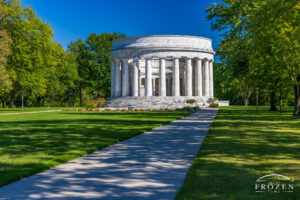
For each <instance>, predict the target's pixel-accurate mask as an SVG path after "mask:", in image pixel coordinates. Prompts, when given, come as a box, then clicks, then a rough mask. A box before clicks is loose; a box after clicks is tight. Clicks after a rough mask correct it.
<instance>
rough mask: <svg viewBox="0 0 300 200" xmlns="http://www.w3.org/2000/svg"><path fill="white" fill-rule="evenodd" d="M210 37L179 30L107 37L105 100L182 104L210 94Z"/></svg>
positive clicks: (202, 103)
mask: <svg viewBox="0 0 300 200" xmlns="http://www.w3.org/2000/svg"><path fill="white" fill-rule="evenodd" d="M214 54H215V52H214V51H213V49H212V41H211V40H210V39H208V38H203V37H196V36H184V35H149V36H134V37H126V38H122V39H118V40H115V41H113V44H112V51H111V53H110V57H111V98H110V99H109V100H108V105H109V106H113V107H125V106H127V105H128V104H131V105H135V106H137V107H145V108H151V107H155V108H157V107H159V108H166V107H183V106H186V105H187V103H186V101H187V100H189V99H194V100H195V101H196V104H197V105H200V106H208V105H209V102H210V101H211V100H210V99H211V98H213V97H214V86H213V58H214Z"/></svg>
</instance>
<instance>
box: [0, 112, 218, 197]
mask: <svg viewBox="0 0 300 200" xmlns="http://www.w3.org/2000/svg"><path fill="white" fill-rule="evenodd" d="M216 113H217V110H210V109H206V110H200V111H199V112H197V113H194V114H192V115H190V116H188V117H185V118H183V119H180V120H176V121H174V122H172V123H170V124H168V125H165V126H161V127H159V128H156V129H154V130H151V131H149V132H146V133H144V134H141V135H139V136H136V137H133V138H131V139H128V140H126V141H123V142H120V143H118V144H115V145H112V146H110V147H107V148H104V149H102V150H99V151H97V152H95V153H92V154H89V155H86V156H83V157H81V158H78V159H75V160H72V161H70V162H67V163H65V164H62V165H60V166H58V167H55V168H52V169H49V170H47V171H45V172H43V173H40V174H36V175H33V176H31V177H28V178H24V179H22V180H20V181H17V182H14V183H12V184H9V185H7V186H4V187H2V188H0V199H1V200H3V199H13V200H21V199H22V200H25V199H58V200H62V199H63V200H65V199H126V200H130V199H134V200H137V199H151V200H157V199H174V197H175V196H176V194H177V191H178V189H179V188H180V187H181V186H182V184H183V181H184V178H185V175H186V173H187V171H188V168H189V167H190V165H191V163H192V161H193V159H194V157H195V155H196V154H197V152H198V150H199V148H200V146H201V143H202V141H203V139H204V138H205V136H206V133H207V131H208V129H209V126H210V124H211V122H212V121H213V119H214V117H215V115H216Z"/></svg>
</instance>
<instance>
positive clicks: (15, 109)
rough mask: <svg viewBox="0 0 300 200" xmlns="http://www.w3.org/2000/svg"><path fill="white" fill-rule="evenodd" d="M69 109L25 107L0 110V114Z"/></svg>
mask: <svg viewBox="0 0 300 200" xmlns="http://www.w3.org/2000/svg"><path fill="white" fill-rule="evenodd" d="M67 109H68V107H25V108H24V109H22V108H0V114H5V113H20V112H35V111H46V110H67Z"/></svg>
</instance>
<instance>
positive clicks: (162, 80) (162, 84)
mask: <svg viewBox="0 0 300 200" xmlns="http://www.w3.org/2000/svg"><path fill="white" fill-rule="evenodd" d="M159 96H163V97H164V96H166V60H165V59H164V58H161V59H160V62H159Z"/></svg>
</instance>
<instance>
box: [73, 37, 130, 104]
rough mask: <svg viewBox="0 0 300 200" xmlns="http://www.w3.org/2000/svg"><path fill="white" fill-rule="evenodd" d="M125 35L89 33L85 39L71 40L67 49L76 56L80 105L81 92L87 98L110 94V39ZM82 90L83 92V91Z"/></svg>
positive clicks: (81, 102)
mask: <svg viewBox="0 0 300 200" xmlns="http://www.w3.org/2000/svg"><path fill="white" fill-rule="evenodd" d="M122 37H125V34H122V33H121V34H119V33H102V34H95V33H92V34H90V35H89V36H88V37H87V39H86V41H83V40H81V39H78V40H77V41H75V42H71V44H70V45H69V50H70V52H72V53H73V54H74V55H75V56H76V61H77V66H78V79H77V85H78V91H79V97H80V105H82V104H83V93H85V94H86V95H87V96H88V98H92V99H96V98H108V97H109V96H110V71H111V70H110V68H111V66H110V57H109V52H110V51H111V48H112V41H113V40H115V39H118V38H122ZM83 91H84V92H83Z"/></svg>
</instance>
